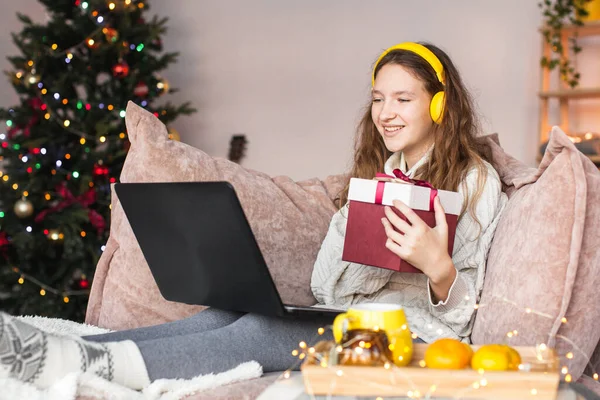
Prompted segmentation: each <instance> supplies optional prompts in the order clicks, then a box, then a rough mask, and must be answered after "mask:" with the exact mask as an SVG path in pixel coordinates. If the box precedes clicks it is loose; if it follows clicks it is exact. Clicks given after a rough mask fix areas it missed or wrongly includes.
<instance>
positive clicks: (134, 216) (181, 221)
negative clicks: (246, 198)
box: [115, 182, 344, 319]
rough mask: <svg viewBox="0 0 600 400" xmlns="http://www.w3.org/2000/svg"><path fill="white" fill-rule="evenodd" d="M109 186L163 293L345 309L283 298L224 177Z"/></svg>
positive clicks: (271, 307) (299, 311) (214, 303)
mask: <svg viewBox="0 0 600 400" xmlns="http://www.w3.org/2000/svg"><path fill="white" fill-rule="evenodd" d="M115 191H116V193H117V195H118V198H119V201H120V202H121V204H122V206H123V210H124V211H125V215H126V216H127V219H128V220H129V223H130V225H131V227H132V229H133V233H134V234H135V237H136V239H137V241H138V243H139V245H140V248H141V249H142V252H143V254H144V257H145V258H146V261H147V262H148V266H149V267H150V271H151V272H152V275H153V277H154V280H155V281H156V284H157V286H158V288H159V290H160V293H161V294H162V296H163V297H164V298H165V299H167V300H170V301H176V302H180V303H186V304H195V305H203V306H209V307H214V308H218V309H223V310H229V311H240V312H248V313H257V314H262V315H267V316H278V317H286V316H290V317H295V318H314V317H317V316H324V317H331V318H332V319H333V318H334V317H335V316H336V315H337V314H339V313H341V312H343V311H344V310H335V309H327V308H322V307H305V306H294V305H286V304H283V302H282V300H281V296H280V295H279V292H278V291H277V288H276V286H275V283H274V281H273V278H272V276H271V274H270V272H269V269H268V268H267V264H266V262H265V260H264V258H263V255H262V253H261V251H260V249H259V247H258V244H257V242H256V239H255V237H254V234H253V233H252V230H251V228H250V225H249V223H248V220H247V218H246V215H245V214H244V211H243V209H242V206H241V204H240V201H239V199H238V197H237V194H236V193H235V190H234V188H233V186H232V185H231V184H230V183H228V182H175V183H117V184H115ZM288 268H294V265H289V266H288Z"/></svg>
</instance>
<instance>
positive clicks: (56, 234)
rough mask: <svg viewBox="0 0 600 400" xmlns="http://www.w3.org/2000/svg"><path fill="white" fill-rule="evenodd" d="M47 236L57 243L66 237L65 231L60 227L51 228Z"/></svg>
mask: <svg viewBox="0 0 600 400" xmlns="http://www.w3.org/2000/svg"><path fill="white" fill-rule="evenodd" d="M46 237H47V238H48V239H49V240H50V241H51V242H55V243H61V242H62V241H63V240H64V239H65V235H64V233H62V232H61V231H59V230H58V229H50V230H48V233H47V234H46Z"/></svg>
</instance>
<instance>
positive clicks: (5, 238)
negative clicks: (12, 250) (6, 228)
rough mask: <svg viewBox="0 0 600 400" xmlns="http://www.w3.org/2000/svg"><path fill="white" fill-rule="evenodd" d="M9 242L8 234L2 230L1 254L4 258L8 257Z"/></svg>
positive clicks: (0, 235) (0, 237)
mask: <svg viewBox="0 0 600 400" xmlns="http://www.w3.org/2000/svg"><path fill="white" fill-rule="evenodd" d="M9 244H10V242H9V241H8V236H7V235H6V232H0V254H2V256H3V257H4V258H7V255H8V251H7V250H8V245H9Z"/></svg>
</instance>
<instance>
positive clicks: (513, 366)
mask: <svg viewBox="0 0 600 400" xmlns="http://www.w3.org/2000/svg"><path fill="white" fill-rule="evenodd" d="M507 347H508V353H509V354H510V364H509V366H508V369H509V370H510V371H518V370H519V365H520V364H521V355H520V354H519V352H518V351H516V350H515V349H513V348H512V347H510V346H507Z"/></svg>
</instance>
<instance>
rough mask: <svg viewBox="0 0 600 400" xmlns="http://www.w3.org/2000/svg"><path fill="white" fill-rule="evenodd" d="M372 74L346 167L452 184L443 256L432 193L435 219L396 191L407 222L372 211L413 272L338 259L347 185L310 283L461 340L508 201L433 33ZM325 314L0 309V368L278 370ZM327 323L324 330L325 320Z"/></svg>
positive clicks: (326, 293) (144, 381)
mask: <svg viewBox="0 0 600 400" xmlns="http://www.w3.org/2000/svg"><path fill="white" fill-rule="evenodd" d="M372 83H373V90H372V101H371V105H370V107H369V110H368V112H367V113H366V114H365V116H364V118H363V120H362V122H361V124H360V126H359V131H358V136H357V146H356V151H355V156H354V166H353V168H352V174H351V175H352V176H355V177H359V178H372V177H373V176H375V174H376V173H377V172H380V171H381V170H385V171H386V172H388V173H390V172H391V171H392V170H393V169H395V168H399V169H401V170H403V171H404V172H405V173H406V174H407V175H408V176H409V177H416V178H419V179H425V180H428V181H429V182H430V183H432V184H433V185H434V186H435V187H437V188H439V189H446V190H458V191H459V192H461V193H462V194H463V195H464V198H465V202H464V204H465V209H464V212H463V214H462V215H461V218H460V220H459V223H458V226H457V231H456V237H455V245H454V252H453V256H452V257H450V256H449V255H448V254H447V247H448V246H447V243H448V230H447V226H446V224H445V217H444V210H443V208H442V206H441V205H440V203H439V200H438V199H436V202H435V213H436V221H437V226H436V227H435V228H433V229H432V228H429V227H428V226H426V225H425V224H424V223H423V221H422V220H420V218H419V217H418V216H416V214H414V213H413V212H412V211H411V210H410V209H409V208H408V207H407V206H406V205H404V204H402V203H400V202H395V204H394V206H395V207H396V208H398V209H399V210H400V211H401V212H402V213H404V214H405V215H406V216H407V218H408V220H409V221H410V224H407V223H406V222H403V221H402V220H400V219H399V218H398V217H396V216H395V214H394V213H393V212H392V211H391V210H390V209H389V208H388V209H387V210H386V216H387V218H384V219H383V220H382V224H383V226H384V228H385V230H386V233H387V235H388V240H387V242H386V245H387V247H388V249H390V250H391V251H392V252H394V253H396V254H397V255H398V256H400V257H402V258H403V259H405V260H407V261H408V262H410V263H411V264H413V265H414V266H415V267H417V268H419V269H420V270H421V271H422V272H423V274H399V273H394V272H392V271H388V270H383V269H379V268H375V267H369V266H365V265H358V264H353V263H348V262H344V261H342V260H341V254H342V246H343V238H344V234H345V223H346V212H347V210H346V208H347V207H346V206H345V204H346V200H347V189H346V190H345V191H344V192H343V193H342V194H341V196H340V207H341V209H340V210H339V211H338V212H337V213H336V214H335V215H334V217H333V218H332V221H331V224H330V228H329V231H328V233H327V236H326V238H325V240H324V242H323V245H322V247H321V250H320V252H319V255H318V257H317V261H316V263H315V268H314V272H313V277H312V282H311V287H312V290H313V292H314V295H315V297H316V298H317V300H318V301H319V304H324V305H327V306H338V307H346V306H348V305H350V304H355V303H360V302H374V301H377V302H393V303H397V304H400V305H402V306H403V307H404V308H405V311H406V314H407V317H408V321H409V324H410V326H411V329H412V330H413V331H414V332H415V333H416V334H417V335H418V336H420V337H421V338H423V339H424V340H425V341H433V340H435V339H437V338H440V337H455V338H460V339H462V340H468V338H469V334H470V329H471V323H472V316H473V312H474V304H475V302H476V300H477V298H478V296H479V294H480V291H481V287H482V283H483V276H484V270H485V259H486V256H487V251H488V249H489V246H490V242H491V239H492V236H493V232H494V229H495V227H496V224H497V221H498V217H499V215H500V213H501V211H502V209H503V207H504V204H505V202H506V196H505V195H504V194H503V193H502V192H501V186H500V182H499V179H498V175H497V174H496V172H495V171H494V169H493V168H492V167H491V165H490V164H489V163H487V162H485V161H484V160H483V154H484V151H483V150H484V149H483V148H481V147H480V145H478V142H477V141H476V138H475V137H476V134H477V125H476V118H475V114H474V111H473V105H472V101H471V98H470V96H469V94H468V92H467V90H466V89H465V87H464V85H463V83H462V80H461V79H460V76H459V73H458V71H457V70H456V68H455V67H454V65H453V64H452V62H451V60H450V59H449V58H448V56H447V55H446V54H445V53H444V52H442V51H441V50H440V49H438V48H437V47H435V46H432V45H421V44H417V43H404V44H401V45H397V46H394V47H392V48H390V49H388V50H386V51H385V52H384V53H383V54H382V55H381V56H380V58H379V60H378V61H377V62H376V63H375V66H374V70H373V82H372ZM342 206H343V207H342ZM397 231H402V232H404V234H403V235H402V234H399V233H398V232H397ZM330 323H331V321H330V320H326V319H322V318H321V319H318V318H316V319H314V320H310V321H307V320H290V319H282V318H272V317H265V316H260V315H255V314H242V313H236V312H229V311H223V310H217V309H208V310H205V311H203V312H201V313H199V314H197V315H195V316H192V317H190V318H187V319H184V320H181V321H175V322H171V323H167V324H163V325H157V326H152V327H147V328H140V329H134V330H129V331H121V332H114V333H109V334H105V335H98V336H88V337H85V338H82V339H80V338H73V337H59V336H53V335H48V334H46V333H44V332H41V331H39V330H37V329H35V328H33V327H31V326H29V325H27V324H25V323H22V322H20V321H17V320H14V319H12V318H11V317H10V316H8V315H6V314H4V313H0V376H2V375H9V376H13V377H16V378H18V379H21V380H24V381H28V382H31V383H33V384H35V385H37V386H39V387H47V386H49V385H51V384H52V383H53V382H54V381H56V380H57V379H59V378H60V377H62V376H64V375H65V374H66V373H69V372H74V371H88V372H93V373H96V374H98V375H100V376H102V377H104V378H106V379H108V380H112V381H115V382H117V383H120V384H123V385H126V386H128V387H131V388H134V389H141V388H143V387H145V386H147V385H148V384H150V382H152V381H154V380H156V379H161V378H191V377H193V376H196V375H199V374H206V373H211V372H214V373H217V372H222V371H225V370H228V369H230V368H233V367H235V366H237V365H238V364H240V363H242V362H244V361H249V360H256V361H258V362H259V363H260V364H261V365H262V366H263V370H264V371H265V372H269V371H280V370H284V369H287V368H289V367H290V366H292V365H294V362H295V361H296V360H295V359H294V357H293V356H292V355H291V350H292V349H294V348H295V347H297V345H298V342H300V341H302V340H306V341H310V340H311V339H313V338H314V337H315V336H316V333H317V329H318V328H319V327H321V326H324V325H328V324H330ZM325 335H326V338H328V339H331V333H330V332H326V334H325Z"/></svg>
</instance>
